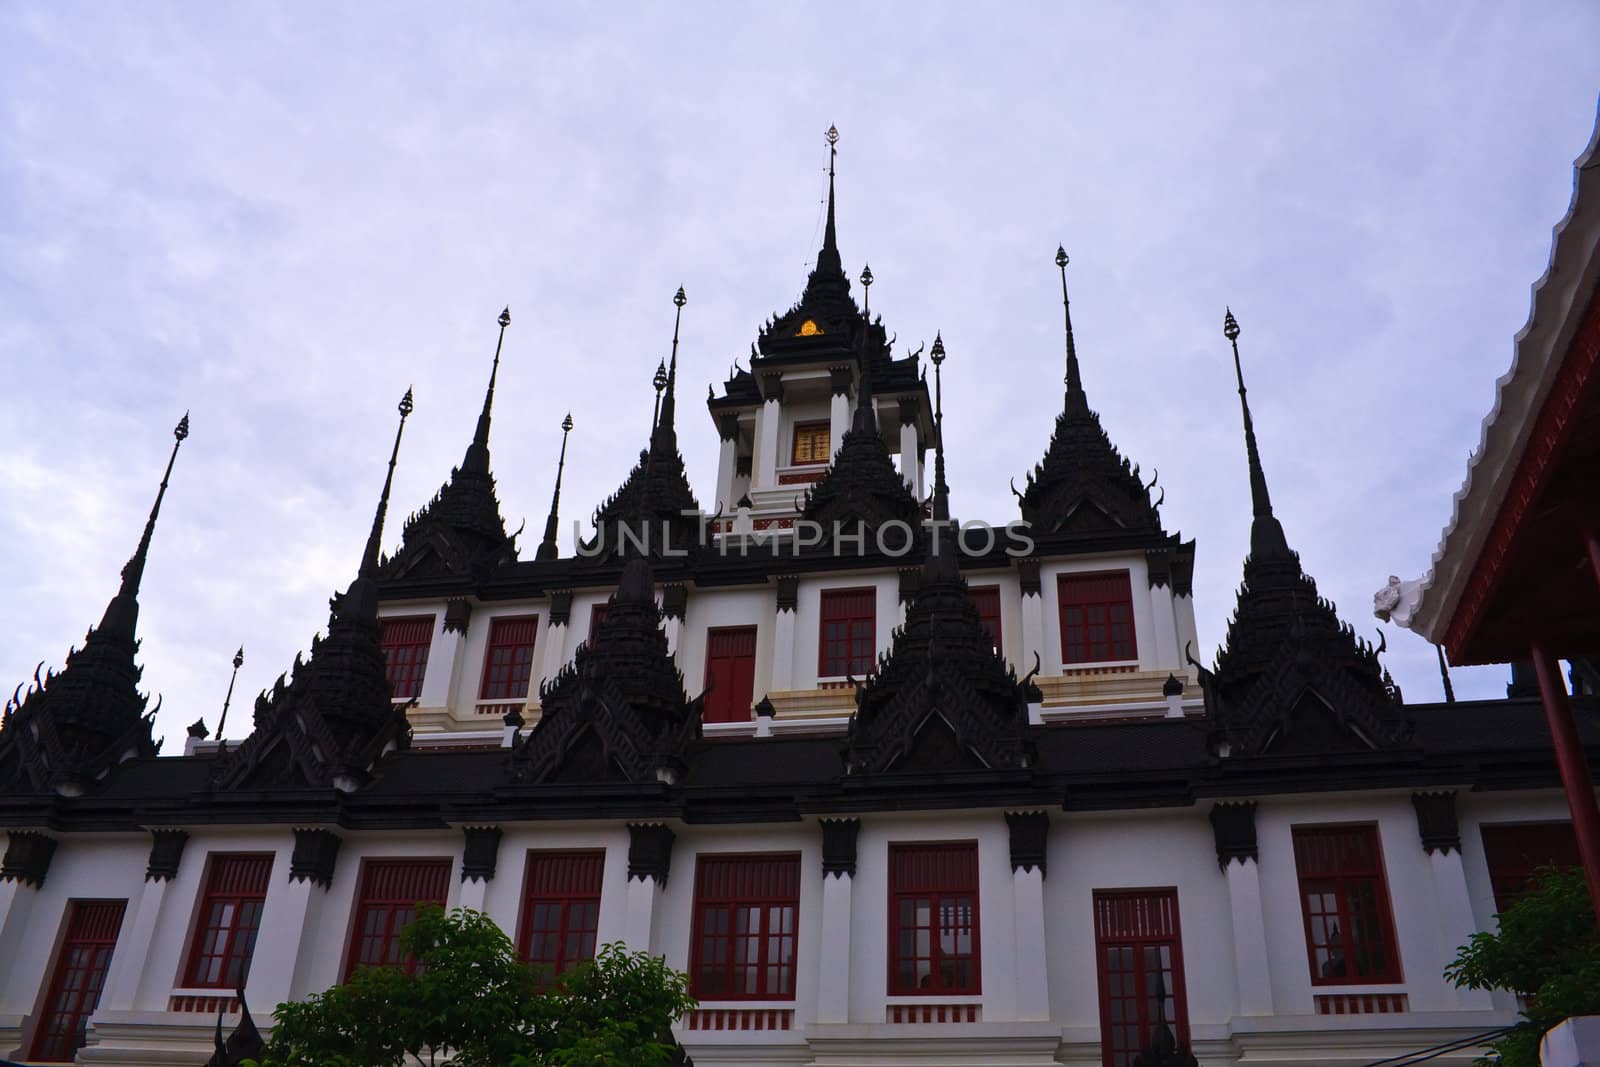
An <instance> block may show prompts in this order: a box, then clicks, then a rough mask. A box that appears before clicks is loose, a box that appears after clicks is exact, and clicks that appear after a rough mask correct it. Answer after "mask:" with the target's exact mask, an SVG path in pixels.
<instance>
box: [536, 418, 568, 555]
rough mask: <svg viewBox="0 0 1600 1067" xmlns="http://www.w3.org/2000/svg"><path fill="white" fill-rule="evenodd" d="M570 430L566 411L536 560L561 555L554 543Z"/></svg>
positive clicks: (562, 421)
mask: <svg viewBox="0 0 1600 1067" xmlns="http://www.w3.org/2000/svg"><path fill="white" fill-rule="evenodd" d="M571 432H572V412H570V411H569V412H567V417H566V418H564V419H562V420H561V458H560V459H559V460H557V461H556V488H555V492H553V493H551V494H550V517H549V518H547V519H545V520H544V540H543V541H541V542H539V549H538V551H537V552H535V553H534V555H533V558H534V559H536V560H552V559H555V558H557V557H558V556H560V555H561V549H560V547H559V546H557V544H556V525H557V522H558V519H557V517H556V516H557V513H558V512H560V510H561V475H562V472H563V471H565V470H566V468H567V435H568V434H570V433H571Z"/></svg>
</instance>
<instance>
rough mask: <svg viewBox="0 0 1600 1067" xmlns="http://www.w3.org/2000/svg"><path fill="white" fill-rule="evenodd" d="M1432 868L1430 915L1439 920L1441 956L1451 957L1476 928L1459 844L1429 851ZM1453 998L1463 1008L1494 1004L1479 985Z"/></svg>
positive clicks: (1457, 992) (1471, 1008)
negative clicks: (1447, 848) (1454, 846)
mask: <svg viewBox="0 0 1600 1067" xmlns="http://www.w3.org/2000/svg"><path fill="white" fill-rule="evenodd" d="M1428 866H1429V867H1430V868H1431V869H1432V871H1433V915H1434V918H1435V919H1436V920H1437V921H1438V924H1439V949H1440V956H1441V958H1442V959H1453V958H1454V957H1455V954H1456V949H1457V948H1459V947H1461V946H1462V945H1464V944H1466V943H1467V939H1468V938H1470V937H1471V936H1472V935H1473V934H1475V933H1477V932H1478V924H1477V922H1476V921H1475V920H1474V919H1473V917H1472V898H1471V896H1470V895H1469V894H1468V892H1467V872H1466V868H1464V867H1463V866H1462V864H1461V850H1460V849H1459V848H1455V849H1451V850H1449V851H1445V850H1444V849H1442V848H1441V849H1435V850H1434V851H1433V852H1431V853H1429V855H1428ZM1456 1001H1457V1003H1459V1004H1460V1005H1461V1007H1462V1008H1463V1009H1466V1010H1478V1009H1481V1010H1483V1011H1488V1010H1489V1009H1491V1008H1493V1007H1494V1000H1493V998H1492V997H1491V996H1490V994H1489V993H1488V992H1486V991H1484V990H1481V989H1457V990H1456Z"/></svg>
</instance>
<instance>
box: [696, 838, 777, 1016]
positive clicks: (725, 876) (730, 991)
mask: <svg viewBox="0 0 1600 1067" xmlns="http://www.w3.org/2000/svg"><path fill="white" fill-rule="evenodd" d="M799 911H800V857H799V856H798V855H793V854H791V855H770V854H766V855H756V856H701V857H700V858H699V862H698V863H696V864H695V881H694V961H693V964H692V966H691V968H690V971H689V975H690V981H689V991H690V992H691V993H693V994H694V995H695V996H696V997H698V998H700V999H701V1000H793V999H794V951H795V926H796V923H797V921H798V919H799Z"/></svg>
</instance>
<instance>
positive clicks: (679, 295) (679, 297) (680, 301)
mask: <svg viewBox="0 0 1600 1067" xmlns="http://www.w3.org/2000/svg"><path fill="white" fill-rule="evenodd" d="M672 302H673V303H674V304H676V305H677V306H678V307H683V305H685V304H687V303H688V302H689V298H688V297H686V296H684V295H683V286H681V285H680V286H678V291H677V292H676V293H674V294H672Z"/></svg>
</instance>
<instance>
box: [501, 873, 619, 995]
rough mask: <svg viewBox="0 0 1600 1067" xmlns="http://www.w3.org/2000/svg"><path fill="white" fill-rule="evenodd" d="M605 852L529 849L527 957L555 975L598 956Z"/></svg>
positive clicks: (523, 939) (522, 940)
mask: <svg viewBox="0 0 1600 1067" xmlns="http://www.w3.org/2000/svg"><path fill="white" fill-rule="evenodd" d="M605 866H606V854H605V853H604V852H529V853H528V874H527V877H526V879H525V880H524V883H523V893H522V931H521V935H520V936H519V937H518V938H517V949H518V951H519V952H520V953H521V954H522V958H523V959H524V960H527V961H528V962H529V963H532V964H535V965H537V966H539V967H541V968H543V969H544V970H543V972H542V974H541V977H543V978H546V979H548V978H554V977H555V976H556V975H558V974H560V973H561V972H563V971H565V970H568V969H569V968H571V967H572V966H573V965H574V964H576V963H580V962H582V961H583V960H587V959H593V958H594V946H595V932H596V931H597V930H598V929H599V926H600V883H601V879H602V877H603V876H604V874H605Z"/></svg>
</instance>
